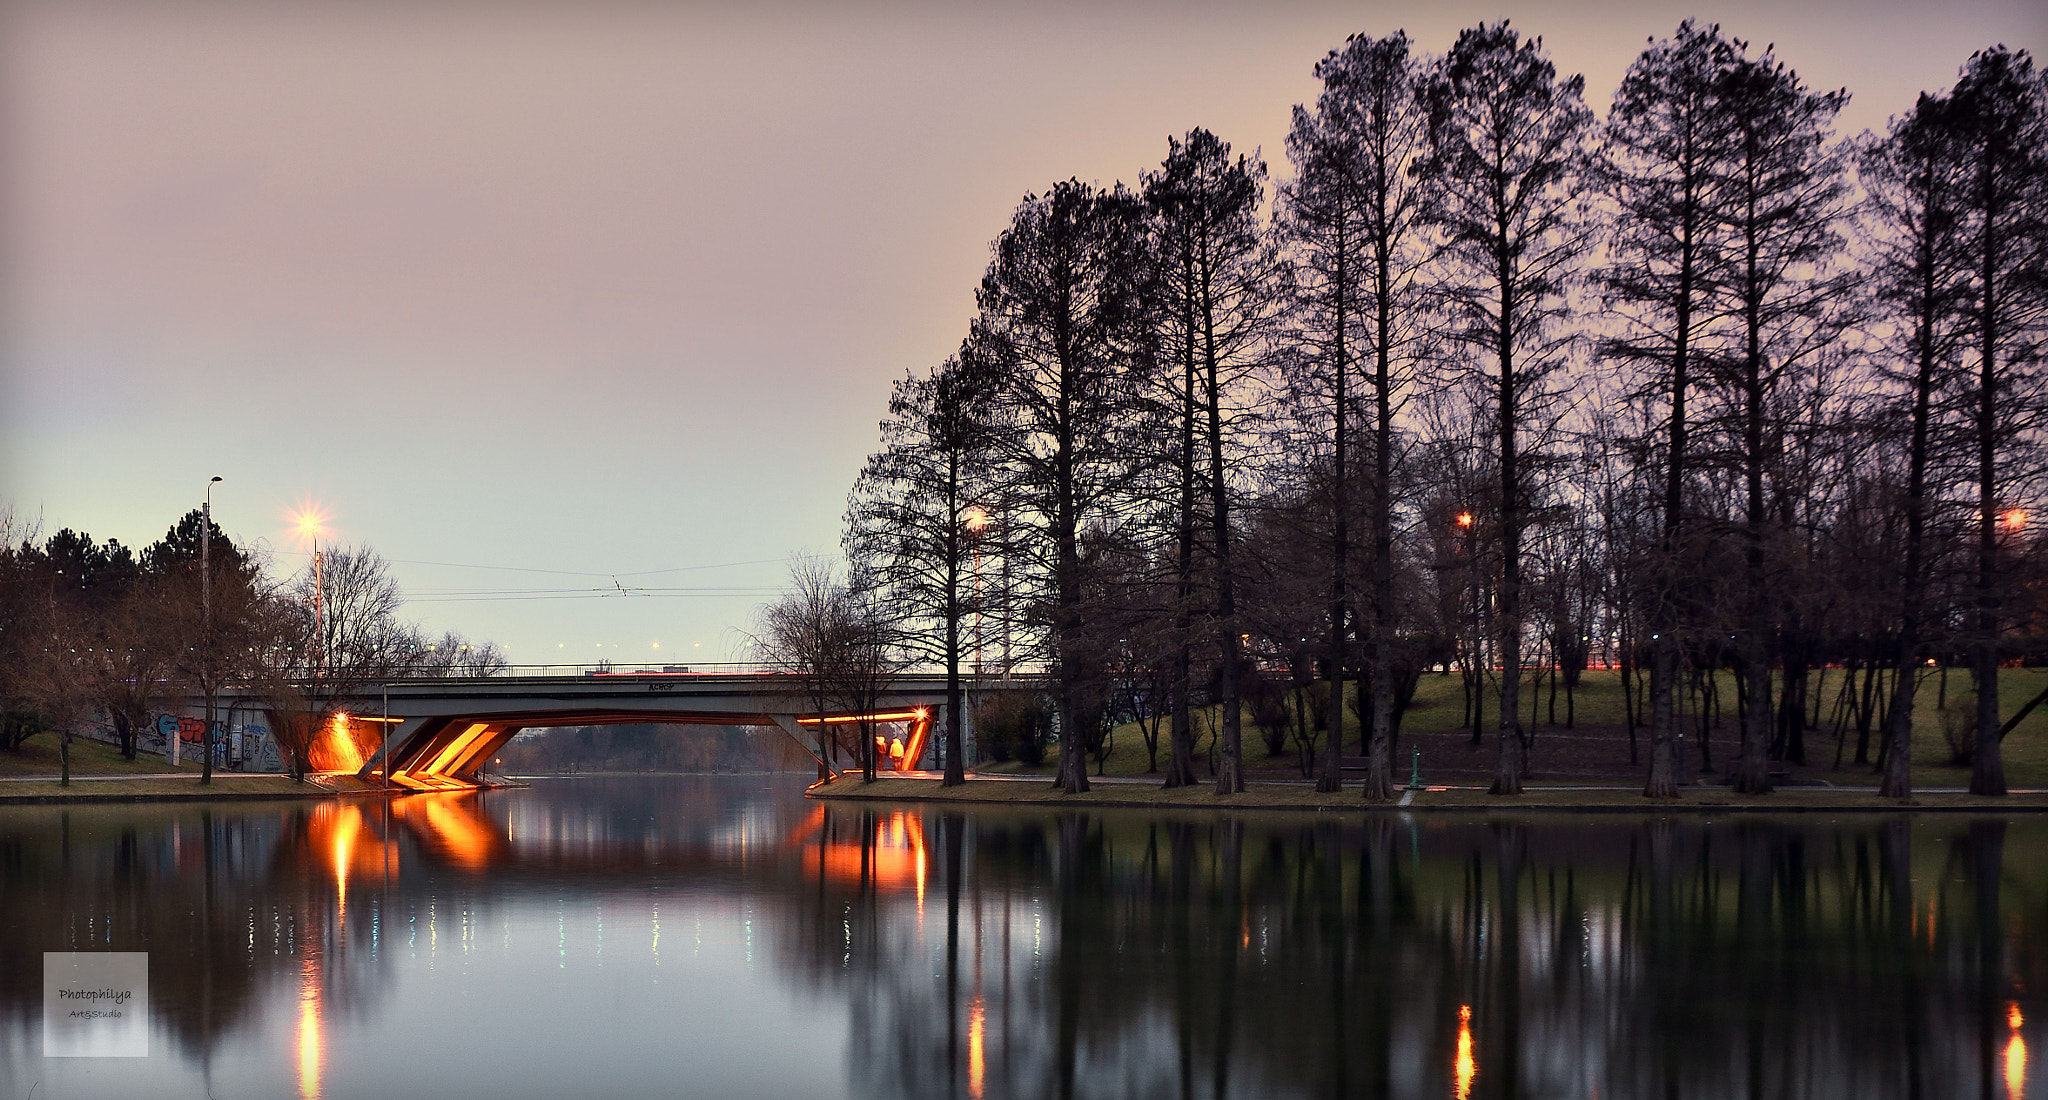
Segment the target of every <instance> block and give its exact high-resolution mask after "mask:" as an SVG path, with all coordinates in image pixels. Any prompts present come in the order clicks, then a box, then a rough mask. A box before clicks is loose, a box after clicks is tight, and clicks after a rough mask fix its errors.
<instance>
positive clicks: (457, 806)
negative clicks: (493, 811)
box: [397, 791, 498, 871]
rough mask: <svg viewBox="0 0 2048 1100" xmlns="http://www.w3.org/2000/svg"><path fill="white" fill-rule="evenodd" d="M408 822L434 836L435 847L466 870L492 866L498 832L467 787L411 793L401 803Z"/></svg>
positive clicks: (400, 805)
mask: <svg viewBox="0 0 2048 1100" xmlns="http://www.w3.org/2000/svg"><path fill="white" fill-rule="evenodd" d="M397 806H398V812H399V815H400V816H401V817H402V818H404V820H405V823H406V824H407V825H409V826H413V827H414V828H416V829H418V830H419V831H420V832H421V833H422V834H424V836H425V837H426V838H428V839H430V840H432V842H433V844H434V847H435V848H436V849H437V850H438V851H439V852H440V853H441V854H443V855H446V856H447V857H448V858H449V859H450V860H452V861H453V862H454V863H455V864H456V865H458V866H460V867H462V868H463V869H464V870H469V871H481V870H483V869H484V868H485V867H488V866H490V862H491V857H492V855H493V854H494V853H495V852H496V850H497V848H498V835H497V833H496V831H495V830H494V829H493V828H492V826H491V824H490V820H489V819H488V818H486V817H485V816H484V815H483V812H482V810H481V808H479V807H478V806H477V805H476V804H475V803H474V802H472V801H471V800H470V797H469V792H467V791H451V792H446V793H440V792H433V793H422V794H416V795H411V796H409V797H407V798H404V799H401V800H400V801H399V802H398V803H397Z"/></svg>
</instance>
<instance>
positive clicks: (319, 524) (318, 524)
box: [292, 504, 327, 675]
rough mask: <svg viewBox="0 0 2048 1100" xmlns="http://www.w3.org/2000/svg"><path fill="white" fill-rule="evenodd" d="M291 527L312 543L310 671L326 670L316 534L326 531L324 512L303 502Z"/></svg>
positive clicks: (323, 585) (323, 594) (324, 595)
mask: <svg viewBox="0 0 2048 1100" xmlns="http://www.w3.org/2000/svg"><path fill="white" fill-rule="evenodd" d="M292 527H293V528H294V530H295V531H296V532H297V533H298V536H299V537H300V538H301V539H304V540H306V541H307V542H310V543H312V545H313V652H312V654H311V657H312V665H313V668H312V672H313V674H314V675H319V674H320V673H322V672H325V671H326V670H327V585H326V577H325V576H324V575H323V568H322V566H323V562H322V559H321V556H320V536H321V534H322V533H323V532H325V531H326V530H327V513H325V512H323V511H321V510H320V509H318V508H316V507H314V506H312V505H310V504H307V505H301V506H300V508H299V511H298V514H297V515H295V516H293V517H292Z"/></svg>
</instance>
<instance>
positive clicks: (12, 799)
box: [0, 773, 373, 806]
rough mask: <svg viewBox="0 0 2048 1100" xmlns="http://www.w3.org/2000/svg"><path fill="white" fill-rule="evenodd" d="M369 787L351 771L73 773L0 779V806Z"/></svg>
mask: <svg viewBox="0 0 2048 1100" xmlns="http://www.w3.org/2000/svg"><path fill="white" fill-rule="evenodd" d="M371 789H373V788H372V787H370V786H368V785H365V784H362V783H360V782H358V781H357V780H356V779H355V778H354V777H353V776H348V777H342V778H334V777H322V778H321V779H319V780H318V781H315V782H305V783H301V782H299V781H297V780H294V779H293V778H291V777H290V776H287V775H238V774H231V773H229V774H216V775H215V776H214V777H213V782H211V783H208V784H205V785H201V784H200V782H199V780H198V778H197V777H196V776H194V777H190V778H187V777H185V776H111V777H96V778H80V777H76V776H74V777H73V778H72V781H71V785H70V786H68V787H66V786H64V785H63V784H61V783H59V782H58V781H57V780H55V779H30V780H22V781H9V782H5V783H0V806H4V805H13V804H36V803H51V802H63V803H72V802H179V801H213V800H216V799H242V798H332V797H334V796H335V795H338V794H351V793H357V792H364V793H367V792H368V791H370V790H371Z"/></svg>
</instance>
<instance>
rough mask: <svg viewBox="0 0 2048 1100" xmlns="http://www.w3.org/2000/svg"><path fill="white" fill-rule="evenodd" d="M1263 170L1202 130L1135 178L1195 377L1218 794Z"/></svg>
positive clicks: (1262, 329)
mask: <svg viewBox="0 0 2048 1100" xmlns="http://www.w3.org/2000/svg"><path fill="white" fill-rule="evenodd" d="M1265 176H1266V166H1265V164H1264V163H1263V162H1262V161H1259V160H1258V159H1256V158H1254V157H1246V156H1243V155H1240V156H1238V157H1237V159H1236V160H1232V159H1231V156H1230V144H1229V143H1228V142H1225V141H1223V140H1222V139H1220V138H1218V137H1216V135H1214V134H1212V133H1210V132H1209V131H1207V130H1202V129H1195V130H1191V131H1189V132H1188V135H1187V138H1186V139H1185V140H1180V139H1169V141H1168V151H1167V157H1166V160H1165V162H1164V163H1162V164H1161V165H1160V167H1159V168H1158V169H1157V170H1155V171H1153V172H1149V173H1147V174H1146V176H1145V198H1146V201H1147V202H1148V203H1150V204H1151V206H1152V209H1153V211H1154V214H1155V216H1156V217H1157V218H1158V219H1159V221H1160V223H1161V230H1160V237H1161V240H1162V242H1163V248H1164V252H1165V256H1164V263H1163V264H1162V265H1161V266H1162V268H1163V270H1164V271H1165V272H1166V277H1165V278H1164V279H1163V280H1162V288H1161V292H1162V294H1163V296H1164V297H1165V298H1166V299H1167V301H1168V303H1169V304H1168V306H1167V309H1168V310H1169V311H1171V312H1173V313H1175V314H1177V315H1179V316H1182V317H1184V318H1185V319H1186V324H1185V325H1184V326H1183V338H1184V341H1185V345H1184V350H1183V353H1182V360H1183V364H1184V365H1185V366H1190V367H1192V369H1193V371H1194V381H1195V384H1194V386H1193V391H1194V393H1195V394H1196V402H1195V404H1196V406H1197V416H1198V420H1199V432H1200V435H1201V436H1202V446H1203V449H1205V450H1206V452H1207V453H1206V455H1205V456H1204V457H1206V459H1207V465H1206V468H1205V471H1204V477H1203V482H1204V484H1203V486H1202V496H1203V498H1204V499H1203V502H1202V503H1203V508H1204V510H1205V511H1206V513H1207V515H1206V517H1205V518H1206V520H1207V526H1208V536H1209V543H1208V550H1209V554H1210V560H1211V563H1212V565H1213V570H1214V572H1213V581H1212V583H1213V586H1214V589H1213V590H1214V592H1215V596H1216V605H1215V608H1214V610H1213V611H1212V613H1211V618H1212V622H1213V624H1214V627H1215V630H1216V645H1217V649H1218V650H1219V653H1220V656H1221V664H1222V672H1221V680H1220V683H1221V691H1220V692H1219V693H1218V698H1217V706H1218V707H1219V708H1220V710H1221V711H1222V714H1221V725H1222V731H1223V742H1222V749H1223V752H1222V764H1221V766H1220V767H1219V768H1218V769H1217V773H1216V791H1217V793H1218V794H1235V793H1237V792H1240V791H1242V790H1244V753H1243V723H1244V716H1243V713H1242V709H1241V708H1240V706H1239V700H1238V683H1239V680H1240V678H1241V672H1240V668H1239V664H1240V661H1241V660H1242V657H1241V654H1240V651H1239V650H1240V645H1241V642H1240V633H1241V632H1240V627H1241V625H1242V624H1241V623H1240V622H1239V619H1238V609H1237V586H1236V580H1237V578H1236V577H1235V575H1234V574H1233V571H1232V570H1233V563H1232V554H1233V552H1234V550H1235V548H1236V543H1237V541H1238V538H1239V534H1238V532H1237V530H1236V523H1235V521H1234V520H1233V516H1232V511H1233V498H1234V496H1235V495H1236V493H1237V491H1238V490H1237V489H1236V487H1235V486H1234V485H1233V478H1232V469H1233V466H1234V462H1233V460H1234V459H1236V458H1237V457H1238V456H1237V451H1238V450H1239V448H1240V446H1241V444H1240V443H1239V440H1240V438H1241V437H1242V436H1243V435H1244V434H1245V433H1246V430H1247V425H1246V421H1247V410H1246V409H1245V408H1244V402H1245V400H1246V398H1245V395H1244V393H1243V390H1244V387H1245V383H1246V381H1247V379H1248V378H1249V376H1250V375H1251V373H1252V372H1253V371H1255V370H1258V369H1260V368H1262V367H1264V366H1266V365H1267V361H1268V360H1267V356H1268V354H1269V352H1270V348H1271V337H1272V335H1273V326H1274V323H1275V308H1276V306H1277V305H1278V304H1279V301H1280V293H1281V291H1282V290H1283V286H1282V283H1281V281H1280V278H1279V276H1280V269H1279V261H1278V257H1277V255H1276V253H1275V250H1274V248H1273V244H1272V241H1271V240H1270V239H1269V238H1268V237H1267V235H1266V234H1265V233H1264V231H1263V228H1262V226H1261V225H1260V222H1259V205H1260V202H1261V199H1262V197H1263V195H1262V192H1263V189H1264V181H1265Z"/></svg>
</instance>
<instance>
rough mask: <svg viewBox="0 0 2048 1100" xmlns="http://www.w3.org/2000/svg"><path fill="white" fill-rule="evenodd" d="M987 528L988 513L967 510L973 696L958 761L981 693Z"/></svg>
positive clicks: (970, 740) (964, 719)
mask: <svg viewBox="0 0 2048 1100" xmlns="http://www.w3.org/2000/svg"><path fill="white" fill-rule="evenodd" d="M987 527H988V513H987V512H985V511H983V510H982V509H981V508H980V507H978V506H977V507H973V508H969V509H968V510H967V539H968V542H969V544H970V545H972V546H973V547H974V695H970V696H969V697H968V698H967V699H966V700H963V707H964V709H965V710H966V712H967V713H965V714H963V715H961V719H962V721H961V722H960V736H961V738H962V740H964V741H965V742H966V743H965V744H963V745H961V746H960V759H961V760H962V761H965V762H967V763H977V761H971V760H968V759H967V756H968V752H969V750H971V749H973V748H974V739H973V738H971V737H968V736H967V727H968V726H969V725H970V724H971V723H972V721H973V718H974V698H975V696H978V695H979V693H980V691H981V675H982V672H981V533H982V531H983V530H984V529H986V528H987Z"/></svg>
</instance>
